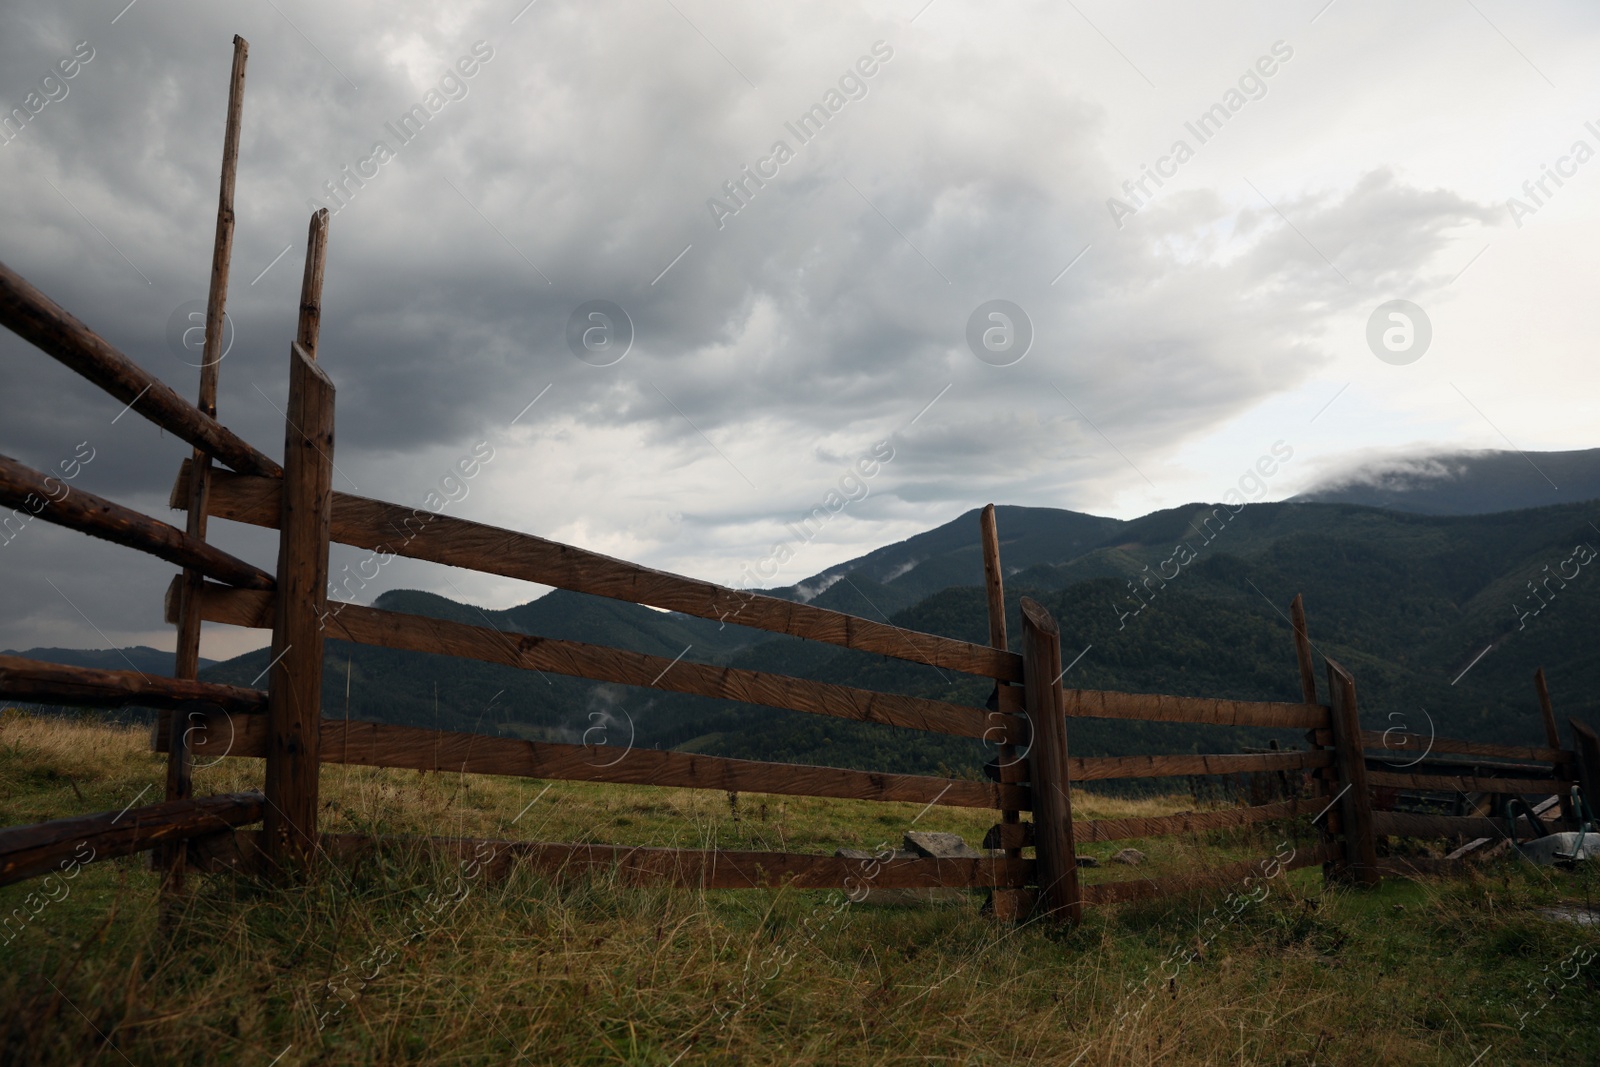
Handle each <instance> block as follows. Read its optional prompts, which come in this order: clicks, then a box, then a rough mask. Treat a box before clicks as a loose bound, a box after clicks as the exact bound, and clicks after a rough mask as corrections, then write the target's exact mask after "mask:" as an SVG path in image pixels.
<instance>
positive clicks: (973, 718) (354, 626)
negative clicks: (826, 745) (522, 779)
mask: <svg viewBox="0 0 1600 1067" xmlns="http://www.w3.org/2000/svg"><path fill="white" fill-rule="evenodd" d="M274 600H275V598H274V597H272V596H270V595H262V594H255V593H252V594H251V595H248V596H236V595H235V591H234V590H230V589H223V588H221V587H218V586H214V585H207V586H206V587H205V588H204V589H203V590H202V591H201V595H200V598H199V603H200V610H201V617H202V618H204V619H205V620H206V621H207V622H223V623H229V624H231V625H234V626H256V627H260V626H263V625H267V624H268V622H269V620H270V619H271V617H272V616H271V612H272V605H273V602H274ZM318 623H319V625H321V626H323V627H324V628H325V629H326V631H327V633H328V635H330V636H332V637H333V638H335V639H336V640H342V641H352V642H354V643H356V644H361V645H378V646H381V647H383V648H396V649H404V650H406V651H410V652H430V653H433V654H435V655H441V656H458V657H461V658H463V659H476V660H482V661H483V662H485V663H499V664H503V665H505V666H507V667H516V668H518V669H520V670H538V671H546V672H548V673H551V674H564V675H567V676H568V677H572V678H589V679H592V680H594V681H599V682H614V683H616V684H619V685H637V686H643V687H647V688H654V689H665V690H668V691H670V692H675V693H693V694H695V695H697V696H708V697H716V698H718V699H721V700H737V701H741V702H743V703H746V704H759V705H763V706H765V707H773V708H787V709H791V710H794V711H803V712H810V713H812V714H816V715H831V716H834V717H837V718H844V719H853V720H855V721H857V722H874V723H881V724H883V725H885V726H902V727H905V728H907V729H911V730H927V731H932V732H935V733H944V734H951V735H954V736H956V737H974V738H983V737H986V736H987V737H988V738H990V739H995V738H1013V739H1020V738H1021V737H1022V736H1023V734H1024V729H1023V724H1022V723H1020V722H1019V721H1017V719H1016V717H1015V716H1011V715H1001V714H999V713H998V712H985V711H984V710H983V709H981V708H968V707H962V706H961V705H959V704H946V703H944V702H943V701H938V700H928V699H926V698H924V697H909V696H901V695H899V694H896V693H877V692H873V691H872V690H870V689H856V688H853V687H851V686H845V685H837V684H835V683H832V682H814V681H812V680H810V679H808V678H792V677H790V676H788V675H783V674H769V673H767V672H765V671H752V670H745V669H742V668H737V667H716V666H712V665H710V664H706V663H695V662H693V661H690V660H670V659H667V658H666V657H665V656H651V655H646V654H645V653H642V652H628V651H626V650H624V649H619V648H610V647H607V646H605V645H590V644H585V643H584V642H581V641H564V640H560V639H557V638H548V637H535V636H533V635H531V634H519V633H508V632H505V631H501V630H491V629H489V628H487V627H482V626H471V625H469V624H467V623H459V622H451V621H449V620H446V619H434V618H429V617H427V616H424V615H406V614H403V613H401V612H394V611H384V610H382V609H381V608H367V607H362V606H360V605H358V604H345V603H340V604H335V605H333V606H332V608H331V610H325V612H324V614H323V616H322V617H321V618H320V619H319V620H318Z"/></svg>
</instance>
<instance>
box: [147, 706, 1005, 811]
mask: <svg viewBox="0 0 1600 1067" xmlns="http://www.w3.org/2000/svg"><path fill="white" fill-rule="evenodd" d="M200 727H201V729H200V730H199V731H198V732H197V733H196V737H195V740H194V742H193V746H194V750H195V753H196V754H197V755H201V756H206V757H208V758H211V757H220V756H240V757H246V756H262V755H265V754H266V751H267V724H266V720H265V718H264V717H263V716H260V715H256V716H249V717H245V716H236V717H234V718H232V719H227V718H225V717H224V716H221V715H216V714H212V715H207V716H202V718H201V720H200ZM167 743H168V735H167V733H166V732H165V731H160V732H158V733H157V735H156V747H157V751H161V750H163V749H164V748H165V747H166V745H167ZM319 753H320V755H321V758H322V762H323V763H343V764H351V765H358V766H366V767H400V768H405V769H407V770H419V771H448V772H450V773H452V774H456V773H459V774H497V775H503V776H507V777H517V778H551V779H557V780H561V781H570V782H616V783H625V784H629V785H654V786H665V787H673V788H681V789H716V790H721V791H725V792H727V791H731V792H738V793H767V794H773V795H778V796H815V797H839V798H843V799H847V800H875V801H887V802H903V803H908V804H938V805H941V806H944V807H957V808H999V807H1001V806H1002V805H1005V804H1012V805H1015V806H1017V807H1019V808H1022V809H1024V810H1025V809H1026V808H1027V807H1028V790H1027V789H1025V788H1024V787H1022V786H1015V785H998V784H994V783H989V782H973V781H967V780H962V779H955V778H935V777H930V776H925V775H916V774H886V773H881V772H878V771H857V770H849V769H845V768H839V767H810V766H803V765H800V764H790V763H761V762H757V761H754V760H740V759H728V758H726V757H723V756H705V755H700V754H699V753H693V752H670V751H668V752H660V751H657V750H655V749H644V748H634V749H618V748H615V747H609V746H603V745H602V746H589V745H566V744H559V743H554V742H544V741H522V740H518V739H515V738H509V737H489V736H486V735H483V734H469V733H456V732H449V731H443V730H430V729H427V728H425V727H420V726H398V725H395V724H393V723H381V722H364V721H356V722H350V721H347V720H338V719H324V720H322V723H321V744H320V745H319Z"/></svg>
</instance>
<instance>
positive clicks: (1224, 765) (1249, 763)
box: [1069, 752, 1333, 782]
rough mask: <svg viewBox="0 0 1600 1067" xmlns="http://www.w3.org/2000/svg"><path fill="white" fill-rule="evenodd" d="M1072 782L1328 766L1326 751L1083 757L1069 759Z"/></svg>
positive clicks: (1331, 760)
mask: <svg viewBox="0 0 1600 1067" xmlns="http://www.w3.org/2000/svg"><path fill="white" fill-rule="evenodd" d="M1069 763H1070V765H1071V767H1072V780H1073V781H1075V782H1076V781H1105V780H1108V779H1113V778H1172V777H1178V776H1187V775H1205V774H1243V773H1246V772H1250V771H1292V770H1299V769H1302V768H1308V767H1327V766H1329V765H1331V764H1332V763H1333V756H1332V754H1331V753H1327V752H1262V753H1247V754H1243V755H1232V754H1229V755H1195V756H1191V755H1176V756H1083V757H1073V758H1072V759H1071V760H1069Z"/></svg>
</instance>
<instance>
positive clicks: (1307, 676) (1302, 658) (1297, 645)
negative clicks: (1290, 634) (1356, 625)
mask: <svg viewBox="0 0 1600 1067" xmlns="http://www.w3.org/2000/svg"><path fill="white" fill-rule="evenodd" d="M1289 622H1290V625H1292V626H1293V627H1294V658H1295V661H1296V662H1297V663H1298V664H1299V665H1300V699H1301V700H1302V701H1304V702H1305V703H1307V704H1315V703H1316V702H1317V672H1316V669H1315V668H1314V667H1313V666H1312V663H1311V636H1310V634H1309V633H1307V631H1306V602H1305V598H1304V597H1302V596H1301V595H1300V594H1299V593H1296V594H1295V595H1294V600H1293V601H1291V602H1290V604H1289Z"/></svg>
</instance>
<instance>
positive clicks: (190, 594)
mask: <svg viewBox="0 0 1600 1067" xmlns="http://www.w3.org/2000/svg"><path fill="white" fill-rule="evenodd" d="M249 57H250V44H249V42H248V41H246V40H245V39H244V38H243V37H240V36H237V35H235V36H234V38H233V72H232V74H231V75H230V77H229V79H228V116H227V121H226V126H225V128H224V131H223V136H222V179H221V186H220V189H219V191H218V193H217V229H216V239H215V241H214V243H213V244H212V247H211V287H210V290H209V292H208V293H207V295H206V321H205V333H204V338H205V340H204V344H203V347H202V348H201V357H200V396H199V400H198V403H197V405H196V406H197V407H199V409H200V410H201V411H202V412H204V413H205V414H206V415H208V416H210V417H211V418H216V415H217V378H218V375H219V373H220V367H219V364H221V362H222V357H223V355H224V354H225V353H226V349H224V348H223V347H222V340H223V337H222V333H223V331H222V327H223V314H224V312H225V311H226V309H227V302H228V271H229V268H230V265H231V264H232V261H233V221H234V214H233V187H234V179H235V178H236V177H237V175H238V173H239V127H240V122H241V120H242V118H243V115H244V69H245V62H246V61H247V60H248V59H249ZM190 470H191V474H190V476H189V500H188V506H189V515H188V523H187V527H186V529H187V532H188V534H189V536H191V537H195V538H199V539H200V540H205V536H206V497H207V495H208V494H209V492H210V489H211V454H210V453H209V452H206V451H204V450H202V449H199V448H197V449H195V450H194V462H193V463H192V464H190ZM204 581H205V576H204V575H202V574H201V573H200V572H199V571H197V570H193V569H192V568H191V569H188V570H185V571H184V572H183V575H182V577H181V578H180V579H179V582H180V585H179V590H180V592H179V595H178V639H177V646H176V648H177V651H176V654H175V656H174V658H173V667H172V675H173V677H174V678H187V679H191V680H192V679H194V678H197V677H199V674H200V612H199V609H198V608H197V607H196V606H195V604H194V599H195V597H196V595H197V594H198V592H199V589H200V586H201V583H202V582H204ZM165 714H166V715H168V716H170V719H171V722H170V729H169V730H168V736H169V737H170V738H171V741H170V745H171V747H170V748H169V749H168V750H167V799H168V800H188V799H189V797H190V796H191V795H192V794H193V792H194V783H193V769H194V761H193V757H192V756H191V754H190V746H189V728H190V726H191V725H192V723H191V718H192V716H190V715H188V714H187V713H180V712H179V711H177V710H174V711H170V712H166V713H165ZM184 853H185V847H184V845H183V844H182V843H181V842H180V843H178V844H175V845H172V846H170V847H168V848H167V849H166V850H164V854H158V855H157V857H156V862H157V863H158V864H162V865H165V867H166V868H167V872H168V880H169V883H168V884H169V886H171V887H172V888H177V886H179V885H180V884H181V883H182V880H183V858H184Z"/></svg>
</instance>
